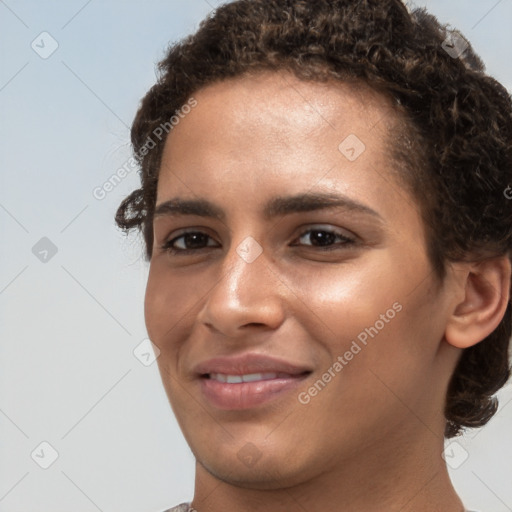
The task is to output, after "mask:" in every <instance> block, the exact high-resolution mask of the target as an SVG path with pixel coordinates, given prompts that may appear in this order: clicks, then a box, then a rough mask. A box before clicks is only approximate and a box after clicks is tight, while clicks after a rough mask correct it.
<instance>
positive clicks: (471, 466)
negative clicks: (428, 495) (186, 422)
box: [0, 0, 512, 512]
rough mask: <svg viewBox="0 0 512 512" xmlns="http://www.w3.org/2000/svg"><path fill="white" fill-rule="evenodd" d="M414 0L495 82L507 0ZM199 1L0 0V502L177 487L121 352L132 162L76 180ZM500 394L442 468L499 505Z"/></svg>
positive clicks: (137, 331)
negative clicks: (49, 247)
mask: <svg viewBox="0 0 512 512" xmlns="http://www.w3.org/2000/svg"><path fill="white" fill-rule="evenodd" d="M415 3H416V4H417V5H426V6H427V7H428V8H429V10H430V11H431V12H432V13H433V14H436V15H438V16H439V18H440V19H441V20H442V21H444V22H449V23H451V24H452V25H454V26H455V27H457V28H459V29H461V30H462V32H463V33H464V34H465V35H466V36H467V37H468V38H469V39H470V41H471V42H472V44H473V46H474V48H475V49H476V50H477V52H478V53H479V54H480V55H481V57H482V58H483V60H484V61H485V62H486V64H487V67H488V71H489V72H490V73H491V74H492V75H494V76H495V77H497V78H498V79H499V80H500V81H501V82H502V83H503V84H504V85H505V86H506V87H507V88H508V89H509V90H510V91H512V66H511V65H510V63H511V62H512V29H511V26H512V0H501V1H500V2H497V1H496V0H469V1H468V0H450V1H449V2H447V1H443V0H432V1H423V2H420V1H418V2H415ZM215 5H216V2H214V1H213V0H208V1H206V0H190V1H184V0H183V1H181V0H180V1H178V0H166V1H163V0H148V1H144V2H142V1H138V2H135V1H131V0H130V1H124V2H121V1H120V0H118V1H115V0H104V1H101V0H92V1H88V2H86V1H84V0H72V1H56V0H53V1H39V2H38V1H36V0H26V1H21V0H19V1H16V0H3V1H2V0H0V43H1V45H0V52H1V54H0V57H1V61H0V62H1V68H0V109H1V110H0V120H1V121H0V140H1V148H0V167H1V182H0V233H1V236H2V250H1V253H0V308H1V309H0V311H1V317H0V330H1V345H0V350H1V352H0V443H1V445H0V449H1V454H0V511H1V512H22V511H23V512H27V511H36V510H37V511H38V512H65V511H66V512H68V511H69V510H74V511H75V512H93V511H96V510H101V511H104V512H107V511H121V510H122V511H124V512H142V511H147V512H150V511H154V512H159V511H161V510H163V509H164V508H166V507H168V506H171V505H174V504H177V503H179V502H181V501H185V500H189V499H190V498H191V497H192V493H193V474H194V463H193V458H192V456H191V454H190V451H189V449H188V447H187V445H186V443H185V442H184V440H183V438H182V435H181V433H180V431H179V429H178V427H177V425H176V422H175V420H174V418H173V416H172V413H171V410H170V407H169V405H168V402H167V398H166V396H165V394H164V391H163V388H162V385H161V382H160V376H159V374H158V371H157V368H156V363H155V364H153V365H151V366H148V367H146V366H144V365H143V364H141V363H140V362H139V360H138V359H136V358H135V357H134V355H133V350H134V348H135V347H136V346H137V345H138V344H139V343H140V342H141V341H142V340H143V339H144V338H145V337H146V331H145V326H144V318H143V307H142V306H143V297H144V287H145V282H146V277H147V264H146V263H144V262H143V261H142V260H141V259H140V254H141V251H142V244H141V241H140V239H138V238H137V237H134V236H132V237H130V238H128V239H125V238H124V237H123V236H122V234H120V232H119V231H118V230H117V229H116V228H115V226H114V222H113V217H114V214H115V211H116V209H117V206H118V204H119V203H120V201H121V200H122V199H123V198H124V197H125V196H126V195H127V194H128V193H129V192H130V191H131V190H133V189H134V188H136V187H137V186H138V176H137V175H136V174H135V172H132V173H131V174H130V175H128V177H127V178H126V179H125V180H124V181H123V182H122V183H121V184H120V185H118V186H117V187H116V188H115V189H114V190H113V191H112V192H110V193H109V194H108V195H107V197H106V198H105V199H103V200H101V201H100V200H97V199H95V198H94V197H93V194H92V190H93V189H94V188H95V187H97V186H101V184H102V183H104V182H105V181H106V180H107V179H108V178H109V177H110V176H111V175H112V174H113V173H114V172H115V171H116V169H118V168H119V167H121V166H122V165H123V164H124V163H125V162H126V160H127V159H128V158H129V156H130V148H129V125H130V124H131V121H132V119H133V117H134V115H135V112H136V109H137V106H138V102H139V100H140V99H141V98H142V96H143V95H144V94H145V92H146V91H147V89H148V88H149V87H150V86H151V85H152V84H153V82H154V79H155V75H154V66H155V63H156V62H157V61H158V60H159V59H160V58H162V57H163V55H164V50H165V47H166V45H167V44H168V43H169V42H170V41H174V40H176V39H177V38H181V37H183V36H184V35H186V34H188V33H189V32H191V31H193V30H195V29H196V28H197V26H198V22H199V21H200V20H201V19H202V18H203V17H204V16H205V15H206V14H207V13H208V12H209V11H210V10H211V9H212V7H215ZM43 31H47V32H49V33H50V34H51V36H52V37H53V38H54V39H55V40H56V41H57V42H58V45H59V46H58V49H57V51H56V52H55V53H54V54H52V55H51V56H50V57H49V58H47V59H42V58H40V57H39V56H38V54H36V53H35V51H33V49H32V48H31V43H32V41H33V40H34V39H35V38H36V37H37V36H38V35H39V34H40V33H41V32H43ZM39 40H40V39H36V42H37V41H39ZM48 44H49V40H47V45H46V46H45V47H46V48H47V49H48V47H49V46H48ZM42 237H48V238H49V239H50V240H51V241H52V242H53V244H55V246H56V247H57V250H58V252H57V254H56V255H55V256H53V257H52V258H51V259H50V260H49V261H48V262H46V263H43V262H41V261H40V260H39V259H38V258H36V257H35V255H34V254H33V253H32V247H33V246H34V245H35V244H36V242H38V241H39V240H40V239H41V238H42ZM500 397H501V406H500V411H499V413H498V414H497V415H496V417H495V418H494V419H493V420H492V421H491V423H490V424H489V425H488V426H487V427H485V428H484V429H482V430H481V431H477V433H476V437H475V432H473V433H470V434H467V435H466V436H465V437H464V438H462V439H459V441H458V442H459V443H460V444H461V445H463V446H465V447H466V449H467V451H468V453H469V457H468V460H467V461H466V462H465V463H464V464H463V465H462V466H461V467H460V468H459V469H457V470H451V476H452V478H453V481H454V483H455V486H456V488H457V490H458V491H459V493H460V495H461V496H462V498H463V499H464V500H465V503H466V505H467V506H468V507H471V508H474V509H477V510H482V512H506V511H511V510H512V456H511V454H512V440H511V432H512V429H511V427H512V405H510V402H511V401H512V386H511V385H510V384H509V385H508V386H507V388H506V389H505V390H504V391H502V392H501V393H500ZM473 438H474V439H473ZM42 441H47V442H49V443H50V444H51V445H52V446H53V447H54V448H55V449H56V450H57V452H58V454H59V457H58V459H57V460H56V461H55V463H54V464H53V465H52V466H50V467H49V468H48V469H46V470H44V469H41V468H40V467H39V466H38V465H37V464H36V463H35V462H34V460H33V459H32V458H31V455H30V454H31V453H32V452H33V450H34V449H35V448H36V447H38V446H39V444H40V443H41V442H42ZM47 454H48V451H47V452H46V455H47Z"/></svg>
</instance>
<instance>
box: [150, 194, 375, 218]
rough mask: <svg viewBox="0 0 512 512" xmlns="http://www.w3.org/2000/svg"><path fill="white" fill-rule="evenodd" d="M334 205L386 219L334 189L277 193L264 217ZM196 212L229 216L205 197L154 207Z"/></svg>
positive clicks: (166, 212)
mask: <svg viewBox="0 0 512 512" xmlns="http://www.w3.org/2000/svg"><path fill="white" fill-rule="evenodd" d="M333 208H343V209H346V210H349V211H353V212H356V213H360V214H364V215H369V216H371V217H374V218H376V219H378V220H380V221H383V220H384V219H383V218H382V216H381V215H380V214H379V213H377V212H376V211H375V210H373V209H372V208H370V207H369V206H367V205H365V204H362V203H359V202H357V201H355V200H354V199H351V198H349V197H347V196H344V195H340V194H333V193H304V194H297V195H293V196H277V197H274V198H272V199H271V200H270V201H268V202H267V203H266V204H265V207H264V209H263V218H264V219H265V220H272V219H274V218H276V217H284V216H285V215H290V214H293V213H301V212H311V211H316V210H325V209H333ZM179 215H197V216H199V217H209V218H213V219H217V220H220V221H225V220H226V213H225V212H224V210H223V209H222V208H220V207H219V206H217V205H216V204H214V203H212V202H210V201H207V200H205V199H183V198H179V197H176V198H173V199H169V200H167V201H164V202H162V203H160V204H159V205H157V206H156V207H155V211H154V217H160V216H179Z"/></svg>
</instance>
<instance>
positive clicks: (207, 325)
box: [145, 73, 453, 488]
mask: <svg viewBox="0 0 512 512" xmlns="http://www.w3.org/2000/svg"><path fill="white" fill-rule="evenodd" d="M194 97H195V99H196V100H197V106H196V107H195V108H194V109H192V111H191V112H190V113H189V114H188V115H187V116H186V117H185V118H184V119H182V120H181V121H180V123H179V125H177V126H176V127H175V128H174V130H173V131H172V132H171V134H170V135H169V137H168V139H167V142H166V146H165V149H164V154H163V160H162V166H161V171H160V176H159V184H158V191H157V200H156V215H155V219H154V247H153V256H152V259H151V263H150V272H149V279H148V284H147V290H146V300H145V317H146V325H147V329H148V334H149V336H150V338H151V340H152V341H153V343H155V344H156V345H157V346H158V347H159V349H160V356H159V358H158V365H159V369H160V373H161V377H162V380H163V384H164V386H165V389H166V392H167V395H168V397H169V400H170V403H171V405H172V408H173V410H174V413H175V415H176V417H177V420H178V422H179V424H180V426H181V428H182V430H183V432H184V435H185V437H186V439H187V441H188V443H189V445H190V447H191V449H192V451H193V453H194V455H195V456H196V459H197V460H198V462H199V464H200V465H201V466H202V467H203V468H205V469H206V471H207V472H209V473H210V474H211V475H214V476H215V477H217V478H219V479H221V480H224V481H226V482H233V483H236V484H237V485H242V486H247V487H253V488H269V487H274V486H280V485H284V484H295V483H299V482H303V481H306V480H307V479H311V478H314V477H315V476H316V475H318V474H320V473H322V472H323V471H326V469H330V470H331V471H335V470H336V468H338V467H340V466H341V465H343V464H344V463H347V461H349V460H353V458H354V455H355V454H357V455H358V457H360V460H363V458H362V457H363V455H364V453H367V454H368V457H367V458H365V459H364V460H371V458H372V457H374V458H376V460H377V458H378V459H380V462H381V463H382V457H385V456H386V452H389V453H393V454H396V453H397V450H398V451H400V450H401V451H403V449H402V448H400V447H403V446H405V444H404V443H407V446H410V444H409V443H410V442H411V441H412V440H413V439H415V440H420V439H422V438H425V437H426V436H427V437H428V436H430V437H432V431H439V432H441V435H442V431H443V425H444V424H443V421H444V420H443V415H442V406H443V400H444V394H445V390H446V385H447V382H448V377H449V374H450V372H451V370H452V369H453V368H451V367H450V365H452V363H453V360H452V359H450V358H449V357H448V356H446V354H447V353H449V352H450V348H448V345H447V344H446V343H444V342H443V333H444V327H445V324H446V320H447V313H446V309H447V308H446V305H447V303H448V300H449V298H450V297H449V289H448V288H447V286H446V284H443V285H442V286H439V283H438V282H437V281H436V279H435V276H434V273H433V271H432V268H431V265H430V263H429V261H428V259H427V255H426V254H427V253H426V245H425V231H424V226H423V224H422V221H421V218H420V213H419V210H418V205H417V202H416V201H415V200H414V198H413V197H412V196H411V195H410V194H409V193H408V192H406V190H405V189H404V188H403V186H402V185H400V183H399V181H398V180H397V178H396V174H395V169H396V164H395V163H394V162H393V161H392V160H391V158H390V156H389V154H388V153H389V148H388V144H387V140H388V137H389V133H390V131H392V130H393V126H395V123H396V121H397V119H396V115H395V114H394V113H393V110H392V107H391V105H390V104H388V103H387V101H386V100H385V99H384V98H383V97H381V96H380V95H378V94H376V93H372V92H370V91H367V90H364V89H362V88H360V89H359V90H357V91H356V90H354V89H353V88H349V87H348V86H347V85H343V84H341V85H340V84H336V85H334V84H319V83H306V82H301V81H299V80H298V79H296V78H294V77H293V76H291V75H288V74H282V73H264V74H260V75H258V76H257V77H252V78H247V77H244V78H237V79H234V80H229V81H225V82H222V83H218V84H214V85H212V86H209V87H207V88H204V89H202V90H200V91H199V92H198V93H197V94H195V95H194Z"/></svg>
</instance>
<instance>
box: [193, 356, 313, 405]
mask: <svg viewBox="0 0 512 512" xmlns="http://www.w3.org/2000/svg"><path fill="white" fill-rule="evenodd" d="M194 371H195V373H196V374H197V376H198V378H199V379H200V380H201V392H202V394H203V396H204V398H205V399H206V401H207V402H209V403H210V404H211V405H213V406H214V407H216V408H218V409H223V410H241V409H249V408H253V407H257V406H260V405H263V404H265V403H267V402H269V401H273V400H276V399H277V398H279V397H283V396H284V395H285V394H288V393H290V392H291V391H292V390H293V389H294V388H296V387H297V386H299V384H300V383H301V382H302V381H303V380H304V379H305V378H306V377H307V376H308V375H309V374H310V373H311V369H310V368H309V367H308V366H306V365H301V364H295V363H291V362H288V361H285V360H282V359H277V358H273V357H269V356H264V355H258V354H245V355H242V356H233V357H219V358H215V359H210V360H208V361H205V362H204V363H200V364H199V365H197V366H196V367H195V368H194Z"/></svg>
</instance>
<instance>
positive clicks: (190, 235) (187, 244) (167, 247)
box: [161, 231, 216, 254]
mask: <svg viewBox="0 0 512 512" xmlns="http://www.w3.org/2000/svg"><path fill="white" fill-rule="evenodd" d="M208 240H213V239H212V238H211V237H210V236H209V235H207V234H206V233H203V232H201V231H187V232H185V233H182V234H181V235H180V236H177V237H175V238H173V239H172V240H168V241H166V242H164V244H163V245H162V246H161V249H162V250H164V251H167V252H170V253H172V254H187V253H190V252H193V251H197V250H200V249H205V248H207V247H211V245H210V246H208ZM177 244H180V245H181V247H178V246H177ZM215 246H216V245H215V244H214V247H215Z"/></svg>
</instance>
